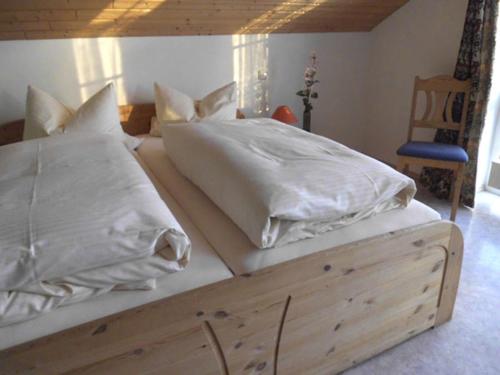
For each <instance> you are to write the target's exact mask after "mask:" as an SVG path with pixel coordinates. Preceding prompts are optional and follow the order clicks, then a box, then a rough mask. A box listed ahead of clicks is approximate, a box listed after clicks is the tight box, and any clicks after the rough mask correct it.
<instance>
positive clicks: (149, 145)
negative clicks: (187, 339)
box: [137, 136, 441, 274]
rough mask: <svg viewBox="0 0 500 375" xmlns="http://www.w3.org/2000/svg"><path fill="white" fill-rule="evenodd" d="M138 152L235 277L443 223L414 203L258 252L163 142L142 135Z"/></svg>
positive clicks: (420, 204)
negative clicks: (174, 161) (172, 158)
mask: <svg viewBox="0 0 500 375" xmlns="http://www.w3.org/2000/svg"><path fill="white" fill-rule="evenodd" d="M137 152H138V153H139V155H140V156H141V158H142V160H143V161H144V162H145V163H146V164H147V165H148V168H149V169H151V171H152V172H153V174H154V175H155V177H156V178H157V179H158V180H159V181H160V183H161V184H162V185H163V186H164V187H165V188H166V189H167V190H168V192H169V193H170V194H172V196H173V197H174V198H175V199H176V200H177V201H178V203H179V204H180V205H181V206H182V208H183V209H184V210H185V211H186V212H187V214H188V215H189V216H190V218H191V219H192V221H193V222H194V224H195V225H196V226H197V227H198V228H199V229H200V230H201V232H202V233H203V234H204V236H205V237H206V238H207V240H208V241H209V242H210V243H211V245H212V246H213V247H214V248H215V249H216V251H217V252H218V253H219V255H220V256H221V257H222V258H223V260H224V262H225V263H226V264H227V265H228V267H229V268H231V270H232V271H233V272H234V273H235V274H242V273H247V272H253V271H255V270H258V269H262V268H264V267H268V266H271V265H274V264H278V263H282V262H285V261H288V260H291V259H294V258H298V257H301V256H305V255H307V254H311V253H314V252H318V251H321V250H325V249H328V248H331V247H335V246H340V245H344V244H347V243H350V242H354V241H358V240H362V239H365V238H370V237H373V236H377V235H381V234H384V233H388V232H391V231H396V230H400V229H404V228H409V227H412V226H415V225H419V224H424V223H428V222H431V221H436V220H440V219H441V217H440V215H439V213H437V212H436V211H434V210H433V209H432V208H430V207H428V206H426V205H424V204H423V203H421V202H418V201H416V200H413V201H412V202H411V203H410V205H409V206H408V207H407V208H404V209H394V210H392V211H389V212H385V213H381V214H378V215H375V216H372V217H370V218H367V219H364V220H362V221H359V222H357V223H355V224H352V225H349V226H346V227H343V228H340V229H336V230H333V231H330V232H327V233H325V234H322V235H319V236H317V237H315V238H312V239H307V240H302V241H298V242H295V243H292V244H288V245H285V246H282V247H277V248H273V249H267V250H262V249H258V248H257V247H256V246H255V245H254V244H252V243H251V242H250V240H249V239H248V237H246V235H245V234H244V233H243V232H242V231H241V230H240V229H239V228H238V227H237V226H236V224H234V223H233V222H232V221H231V219H229V218H228V217H227V216H226V215H225V214H224V213H223V212H222V211H221V210H220V209H219V208H218V207H217V206H216V205H215V204H214V203H212V201H211V200H210V199H209V198H208V197H207V196H206V195H205V194H204V193H203V192H202V191H201V190H200V189H198V188H197V187H196V186H195V185H194V184H193V183H191V182H190V181H189V180H187V179H186V178H185V177H184V176H182V175H181V174H180V173H179V172H178V171H177V170H176V169H175V167H174V165H173V164H172V162H171V161H170V159H169V158H168V156H167V154H166V152H165V149H164V146H163V142H162V140H161V138H154V137H150V136H145V137H144V142H143V143H142V145H141V146H140V147H139V149H138V151H137Z"/></svg>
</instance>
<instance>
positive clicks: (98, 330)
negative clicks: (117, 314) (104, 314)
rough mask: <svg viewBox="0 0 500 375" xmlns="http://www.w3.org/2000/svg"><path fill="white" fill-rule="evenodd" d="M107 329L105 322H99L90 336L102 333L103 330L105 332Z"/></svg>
mask: <svg viewBox="0 0 500 375" xmlns="http://www.w3.org/2000/svg"><path fill="white" fill-rule="evenodd" d="M107 329H108V325H107V324H101V325H100V326H99V327H97V329H96V330H95V331H94V332H92V336H95V335H99V334H101V333H104V332H106V330H107Z"/></svg>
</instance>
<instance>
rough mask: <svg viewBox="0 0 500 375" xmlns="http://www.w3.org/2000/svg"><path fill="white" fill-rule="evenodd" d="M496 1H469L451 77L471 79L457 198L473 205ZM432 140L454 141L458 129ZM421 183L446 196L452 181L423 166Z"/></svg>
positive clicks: (457, 113)
mask: <svg viewBox="0 0 500 375" xmlns="http://www.w3.org/2000/svg"><path fill="white" fill-rule="evenodd" d="M497 15H498V0H469V5H468V7H467V14H466V17H465V25H464V34H463V36H462V42H461V45H460V51H459V54H458V61H457V65H456V68H455V74H454V77H455V78H457V79H460V80H466V79H469V78H470V79H471V81H472V89H471V95H470V105H469V108H468V112H467V122H466V126H465V136H464V144H463V145H461V146H463V147H464V148H465V149H466V150H467V153H468V154H469V162H468V163H467V165H466V166H465V172H464V173H465V175H464V183H463V186H462V194H461V197H460V198H461V201H462V203H463V204H465V205H466V206H469V207H474V196H475V192H476V171H477V157H478V149H479V140H480V138H481V133H482V130H483V126H484V119H485V117H486V108H487V103H488V96H489V92H490V87H491V77H492V68H493V55H494V50H495V34H496V22H497ZM462 103H463V101H462V100H460V99H458V100H457V101H456V102H455V103H454V106H453V117H454V119H455V120H457V119H459V118H460V113H461V111H462V108H461V107H462ZM434 141H435V142H440V143H452V144H457V142H458V132H457V131H454V130H438V131H437V132H436V136H435V138H434ZM420 181H421V183H422V184H423V185H424V186H425V187H427V188H428V189H429V191H431V192H432V193H434V195H436V196H437V197H438V198H442V199H448V198H449V196H450V191H451V182H452V181H453V172H452V171H449V170H443V169H436V168H424V169H423V171H422V174H421V175H420Z"/></svg>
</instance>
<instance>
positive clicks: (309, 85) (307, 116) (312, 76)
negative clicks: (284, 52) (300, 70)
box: [297, 52, 319, 132]
mask: <svg viewBox="0 0 500 375" xmlns="http://www.w3.org/2000/svg"><path fill="white" fill-rule="evenodd" d="M316 73H317V58H316V53H314V52H313V53H311V62H310V64H309V65H308V66H306V70H305V72H304V82H305V88H304V89H302V90H300V91H297V95H298V96H300V97H302V102H303V103H304V117H303V127H302V128H303V129H304V130H305V131H308V132H310V131H311V111H312V109H313V106H312V104H311V99H317V98H318V93H317V92H316V91H314V85H315V84H316V83H318V82H319V81H318V80H317V79H316Z"/></svg>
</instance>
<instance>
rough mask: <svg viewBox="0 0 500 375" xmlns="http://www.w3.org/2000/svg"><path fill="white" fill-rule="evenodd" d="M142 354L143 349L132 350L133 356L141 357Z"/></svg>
mask: <svg viewBox="0 0 500 375" xmlns="http://www.w3.org/2000/svg"><path fill="white" fill-rule="evenodd" d="M142 353H144V349H141V348H138V349H135V350H134V355H141V354H142Z"/></svg>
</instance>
